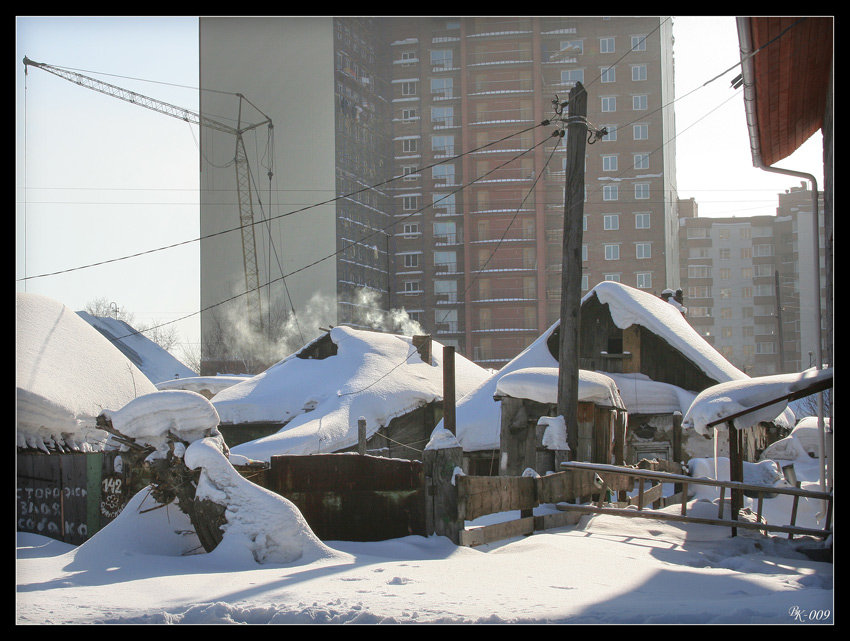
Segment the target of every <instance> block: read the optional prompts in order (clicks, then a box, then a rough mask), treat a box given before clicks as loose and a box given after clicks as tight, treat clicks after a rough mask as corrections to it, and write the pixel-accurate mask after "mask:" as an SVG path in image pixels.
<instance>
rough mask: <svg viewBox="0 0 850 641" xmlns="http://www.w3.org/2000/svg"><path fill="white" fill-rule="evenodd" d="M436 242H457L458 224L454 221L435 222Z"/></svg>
mask: <svg viewBox="0 0 850 641" xmlns="http://www.w3.org/2000/svg"><path fill="white" fill-rule="evenodd" d="M434 242H438V243H456V242H457V224H456V223H454V222H445V223H434Z"/></svg>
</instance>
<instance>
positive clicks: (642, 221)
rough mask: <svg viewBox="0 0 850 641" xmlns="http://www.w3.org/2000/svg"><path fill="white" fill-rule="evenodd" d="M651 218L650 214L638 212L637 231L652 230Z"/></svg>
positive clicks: (636, 218) (636, 219) (636, 215)
mask: <svg viewBox="0 0 850 641" xmlns="http://www.w3.org/2000/svg"><path fill="white" fill-rule="evenodd" d="M650 216H651V214H650V213H649V212H637V213H635V229H649V228H650V226H649V225H650V222H649V220H650Z"/></svg>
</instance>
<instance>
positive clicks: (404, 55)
mask: <svg viewBox="0 0 850 641" xmlns="http://www.w3.org/2000/svg"><path fill="white" fill-rule="evenodd" d="M401 60H402V63H401V66H402V67H410V66H411V65H412V64H413V63H414V62H416V61H417V60H419V56H417V54H416V52H415V51H402V52H401Z"/></svg>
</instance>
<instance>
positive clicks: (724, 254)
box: [717, 247, 732, 260]
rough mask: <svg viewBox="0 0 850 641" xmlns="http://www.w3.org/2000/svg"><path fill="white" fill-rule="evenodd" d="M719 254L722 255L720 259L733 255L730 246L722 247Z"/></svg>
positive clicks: (727, 258) (726, 258)
mask: <svg viewBox="0 0 850 641" xmlns="http://www.w3.org/2000/svg"><path fill="white" fill-rule="evenodd" d="M717 255H718V256H719V257H720V260H729V259H730V258H731V257H732V250H731V249H729V248H728V247H721V248H720V250H719V251H718V253H717Z"/></svg>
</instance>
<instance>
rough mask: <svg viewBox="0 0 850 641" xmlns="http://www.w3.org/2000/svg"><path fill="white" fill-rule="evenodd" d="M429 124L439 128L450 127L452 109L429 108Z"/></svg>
mask: <svg viewBox="0 0 850 641" xmlns="http://www.w3.org/2000/svg"><path fill="white" fill-rule="evenodd" d="M431 123H432V124H434V125H436V126H439V127H452V126H453V125H454V107H431Z"/></svg>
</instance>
